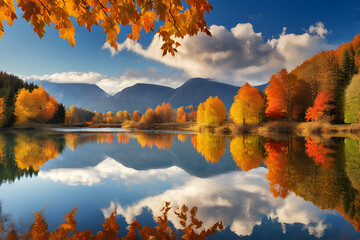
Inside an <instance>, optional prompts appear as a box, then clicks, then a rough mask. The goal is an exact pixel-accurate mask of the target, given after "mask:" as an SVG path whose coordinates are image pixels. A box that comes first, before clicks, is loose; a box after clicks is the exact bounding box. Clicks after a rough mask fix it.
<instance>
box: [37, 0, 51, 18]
mask: <svg viewBox="0 0 360 240" xmlns="http://www.w3.org/2000/svg"><path fill="white" fill-rule="evenodd" d="M39 2H40V4H41V5H42V6H43V7H44V8H45V10H46V11H47V12H48V14H49V16H50V15H51V14H50V12H49V10H48V9H47V7H46V6H45V5H44V4H43V3H42V2H41V0H39Z"/></svg>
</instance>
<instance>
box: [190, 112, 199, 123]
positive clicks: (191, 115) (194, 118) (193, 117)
mask: <svg viewBox="0 0 360 240" xmlns="http://www.w3.org/2000/svg"><path fill="white" fill-rule="evenodd" d="M196 117H197V111H191V112H190V113H189V121H190V122H196Z"/></svg>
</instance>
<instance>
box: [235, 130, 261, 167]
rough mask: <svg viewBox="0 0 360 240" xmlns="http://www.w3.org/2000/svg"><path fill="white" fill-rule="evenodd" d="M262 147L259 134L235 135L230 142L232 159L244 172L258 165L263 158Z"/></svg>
mask: <svg viewBox="0 0 360 240" xmlns="http://www.w3.org/2000/svg"><path fill="white" fill-rule="evenodd" d="M263 149H264V147H263V143H262V142H261V138H260V136H241V137H235V138H233V139H232V140H231V143H230V152H231V155H232V157H233V160H234V161H235V162H236V164H237V165H238V167H240V168H241V169H242V170H243V171H245V172H247V171H249V170H251V169H253V168H258V167H260V165H261V162H262V160H263V159H264V150H263Z"/></svg>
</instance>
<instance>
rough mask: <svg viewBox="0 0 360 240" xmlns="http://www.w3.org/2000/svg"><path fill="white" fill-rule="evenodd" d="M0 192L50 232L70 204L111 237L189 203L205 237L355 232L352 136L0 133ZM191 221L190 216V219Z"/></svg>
mask: <svg viewBox="0 0 360 240" xmlns="http://www.w3.org/2000/svg"><path fill="white" fill-rule="evenodd" d="M0 178H1V185H0V201H1V207H2V214H9V215H10V216H11V220H12V221H13V222H15V223H16V224H17V225H18V226H19V228H20V230H23V231H27V230H28V229H29V227H30V226H31V224H32V223H33V221H34V216H33V214H32V213H33V212H39V211H41V210H43V216H44V218H45V219H46V221H47V223H48V226H49V230H54V229H56V228H57V227H58V226H59V225H60V224H61V223H62V222H63V219H64V216H65V214H66V213H68V212H70V211H71V210H72V209H73V208H74V207H77V214H76V217H75V219H76V221H77V223H78V225H77V229H78V230H85V229H90V230H92V232H93V233H94V234H96V233H97V232H98V231H100V230H102V225H101V224H102V223H103V222H104V218H108V217H109V216H110V215H111V213H113V212H114V211H116V220H117V223H118V224H119V225H120V230H119V236H125V235H126V234H127V232H128V230H127V227H128V225H129V224H130V223H131V222H132V221H133V220H134V219H136V220H137V221H138V222H139V223H140V224H141V225H143V226H146V225H150V226H151V227H155V226H157V223H156V221H155V220H154V219H156V217H158V216H161V215H162V214H163V212H162V211H161V210H162V208H163V207H164V204H165V203H166V202H169V203H170V207H171V210H169V212H168V215H167V219H168V224H169V226H170V227H171V228H172V229H173V230H174V231H175V233H176V236H179V237H181V235H182V229H183V228H184V227H183V225H182V223H181V221H180V219H179V217H178V216H177V215H176V214H175V211H174V210H176V209H178V208H181V207H182V206H184V205H185V206H187V207H188V208H189V209H191V208H193V207H197V212H196V217H197V219H198V220H200V221H202V224H201V226H199V229H198V231H201V230H202V229H208V228H210V227H211V226H212V225H213V224H214V223H216V222H217V221H221V222H222V225H223V226H224V230H223V231H218V232H216V233H215V235H213V236H212V235H210V236H209V237H208V239H359V238H360V233H359V232H358V231H359V230H360V195H359V191H360V145H359V140H355V139H350V138H330V139H317V138H315V139H305V138H302V137H294V136H292V137H286V136H284V137H277V138H265V137H260V136H243V137H232V138H229V137H224V136H218V135H214V134H211V133H204V134H185V133H176V132H167V133H166V132H160V133H156V132H127V131H124V130H121V129H120V130H119V132H96V130H94V132H81V131H78V132H66V133H61V132H58V133H33V132H32V133H27V132H21V133H20V132H16V133H0ZM188 221H189V219H188Z"/></svg>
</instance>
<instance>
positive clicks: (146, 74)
mask: <svg viewBox="0 0 360 240" xmlns="http://www.w3.org/2000/svg"><path fill="white" fill-rule="evenodd" d="M21 77H22V79H24V80H30V81H31V80H43V81H49V82H56V83H91V84H96V85H98V86H99V87H100V88H102V89H103V90H104V91H106V92H107V93H109V94H111V95H113V94H115V93H117V92H119V91H121V90H123V89H124V88H126V87H130V86H133V85H134V84H136V83H151V84H158V85H164V86H169V87H173V88H175V87H179V86H180V85H181V84H183V83H184V82H185V81H186V80H187V79H188V78H189V77H188V76H187V75H186V74H184V73H172V74H169V73H166V72H159V71H157V70H156V69H155V68H152V67H150V68H149V69H148V70H144V71H142V70H133V69H128V70H127V71H125V73H124V74H117V75H115V76H108V75H106V74H101V73H97V72H88V73H86V72H63V73H54V74H49V75H31V76H21Z"/></svg>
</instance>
